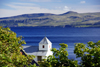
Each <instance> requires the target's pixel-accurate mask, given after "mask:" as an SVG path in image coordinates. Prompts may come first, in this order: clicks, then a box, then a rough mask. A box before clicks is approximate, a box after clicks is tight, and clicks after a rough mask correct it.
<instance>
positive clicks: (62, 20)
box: [0, 11, 100, 27]
mask: <svg viewBox="0 0 100 67" xmlns="http://www.w3.org/2000/svg"><path fill="white" fill-rule="evenodd" d="M0 26H7V27H21V26H28V27H29V26H32V27H34V26H63V27H65V26H68V27H100V12H95V13H77V12H74V11H69V12H66V13H63V14H50V13H35V14H23V15H18V16H12V17H4V18H0Z"/></svg>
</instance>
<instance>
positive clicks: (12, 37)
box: [0, 27, 35, 67]
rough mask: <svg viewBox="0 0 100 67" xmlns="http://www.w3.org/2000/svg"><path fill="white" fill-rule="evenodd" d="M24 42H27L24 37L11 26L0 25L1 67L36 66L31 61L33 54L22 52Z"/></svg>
mask: <svg viewBox="0 0 100 67" xmlns="http://www.w3.org/2000/svg"><path fill="white" fill-rule="evenodd" d="M22 44H25V41H23V40H22V37H17V36H16V33H15V32H13V31H11V30H10V28H3V27H0V67H3V66H4V67H24V66H27V67H28V66H30V67H33V66H35V65H31V63H30V62H31V61H32V60H33V56H31V55H27V56H24V55H22V54H21V52H20V50H21V49H23V48H22Z"/></svg>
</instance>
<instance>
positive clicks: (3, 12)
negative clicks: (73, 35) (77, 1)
mask: <svg viewBox="0 0 100 67" xmlns="http://www.w3.org/2000/svg"><path fill="white" fill-rule="evenodd" d="M17 4H19V3H17ZM20 4H21V3H20ZM23 4H24V5H25V3H23ZM28 5H29V4H28ZM28 5H25V6H22V5H16V4H7V6H9V7H10V8H14V9H13V10H12V9H0V17H9V16H15V15H20V14H31V13H53V14H61V13H64V12H66V11H64V10H59V9H56V10H54V9H47V8H40V7H37V6H28ZM59 8H60V7H59Z"/></svg>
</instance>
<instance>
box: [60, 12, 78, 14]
mask: <svg viewBox="0 0 100 67" xmlns="http://www.w3.org/2000/svg"><path fill="white" fill-rule="evenodd" d="M66 14H78V13H77V12H74V11H68V12H66V13H63V14H60V15H66Z"/></svg>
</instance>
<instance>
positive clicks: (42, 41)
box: [39, 37, 51, 44]
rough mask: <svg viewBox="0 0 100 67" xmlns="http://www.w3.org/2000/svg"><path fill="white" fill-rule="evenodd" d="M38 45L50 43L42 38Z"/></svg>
mask: <svg viewBox="0 0 100 67" xmlns="http://www.w3.org/2000/svg"><path fill="white" fill-rule="evenodd" d="M39 44H51V42H50V40H49V39H48V38H47V37H44V38H43V39H42V40H41V41H40V43H39Z"/></svg>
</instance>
